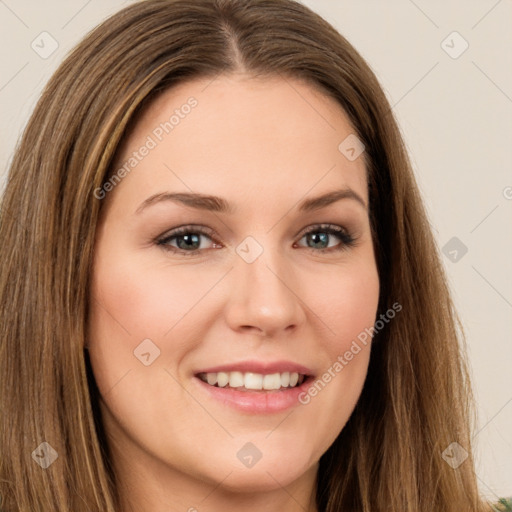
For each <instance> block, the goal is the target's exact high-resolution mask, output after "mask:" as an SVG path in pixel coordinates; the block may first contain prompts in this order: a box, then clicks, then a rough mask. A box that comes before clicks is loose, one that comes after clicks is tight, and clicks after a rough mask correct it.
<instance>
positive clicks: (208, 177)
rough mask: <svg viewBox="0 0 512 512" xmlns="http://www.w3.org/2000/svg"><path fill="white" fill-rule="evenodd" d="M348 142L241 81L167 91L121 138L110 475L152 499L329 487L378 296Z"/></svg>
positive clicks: (98, 296) (270, 90) (112, 224)
mask: <svg viewBox="0 0 512 512" xmlns="http://www.w3.org/2000/svg"><path fill="white" fill-rule="evenodd" d="M353 131H354V130H353V128H352V127H351V125H350V123H349V121H348V118H347V117H346V115H345V114H344V112H343V111H342V110H341V108H340V107H339V106H338V104H337V103H336V102H334V101H333V100H331V99H329V98H327V97H326V96H324V95H322V94H320V93H318V92H317V91H316V90H315V89H313V88H311V86H309V85H305V84H303V83H301V82H298V81H295V80H288V79H287V80H285V79H279V78H275V79H269V78H266V79H254V78H247V77H243V76H240V75H237V76H230V77H228V76H221V77H217V78H216V79H215V80H213V81H212V80H211V79H208V80H196V81H193V82H189V83H186V84H181V85H179V86H177V87H175V88H173V89H171V90H168V91H166V92H165V93H163V94H162V95H161V96H160V97H159V98H157V99H156V100H155V101H154V102H153V103H152V104H151V105H150V107H149V109H148V110H146V111H145V113H144V114H143V115H142V117H141V118H140V119H139V120H138V121H137V124H136V125H135V127H134V129H133V131H132V132H131V133H130V135H129V137H128V138H127V139H126V141H125V143H124V145H123V146H122V148H121V154H120V155H119V158H118V161H117V162H116V175H117V180H116V181H114V180H111V185H110V186H109V185H107V186H106V187H104V188H103V189H102V191H99V190H97V191H96V192H95V194H96V195H97V197H103V195H105V196H106V197H105V198H104V199H102V200H103V201H105V204H104V205H103V206H104V210H103V212H102V219H101V222H100V225H99V226H98V231H97V239H96V251H95V260H94V267H93V276H92V296H91V302H90V305H91V316H90V323H89V333H88V348H89V353H90V358H91V365H92V369H93V372H94V376H95V380H96V383H97V385H98V388H99V391H100V394H101V402H100V406H101V410H102V414H103V421H104V425H105V429H106V432H107V434H108V435H109V437H111V441H110V442H111V444H112V449H113V453H114V460H115V461H116V464H117V465H118V466H119V467H120V468H125V469H124V474H125V475H128V474H132V475H133V476H132V480H133V481H135V480H136V481H137V482H139V484H140V485H141V486H142V485H145V486H150V485H154V486H158V487H159V488H160V489H162V488H163V487H164V486H165V482H173V485H172V486H171V487H172V492H175V493H176V494H177V495H178V494H179V493H180V492H186V489H192V487H190V486H194V485H198V484H199V483H200V485H203V486H208V487H209V489H210V490H211V489H212V488H213V487H214V486H215V485H217V484H218V483H219V482H222V489H223V491H222V492H231V491H236V492H249V491H250V492H255V491H271V490H273V489H280V490H281V493H282V492H283V491H282V489H281V487H283V486H290V487H288V489H295V488H294V486H298V487H297V489H296V493H298V494H300V492H301V491H300V485H299V484H298V482H305V481H308V482H312V481H313V480H314V478H315V473H316V469H317V463H318V460H319V458H320V456H321V455H322V454H323V453H324V452H325V451H326V450H327V449H328V448H329V446H330V445H331V444H332V442H333V441H334V440H335V438H336V437H337V435H338V434H339V433H340V431H341V430H342V429H343V427H344V425H345V423H346V422H347V420H348V418H349V416H350V414H351V412H352V410H353V409H354V406H355V404H356V402H357V400H358V398H359V396H360V392H361V389H362V386H363V382H364V380H365V377H366V372H367V367H368V360H369V352H370V343H368V344H367V345H364V344H362V343H361V342H360V341H358V340H357V337H358V335H360V334H361V333H362V332H364V330H365V328H369V327H371V326H373V324H374V321H375V317H376V312H377V302H378V295H379V279H378V275H377V268H376V262H375V257H374V250H373V245H372V239H371V234H370V224H369V217H368V194H367V182H366V176H365V166H364V161H363V155H362V154H361V155H360V156H359V157H358V153H359V151H360V150H361V149H362V148H361V147H359V146H358V145H357V140H355V139H354V138H353V137H354V136H353ZM347 137H349V138H348V139H347ZM343 141H345V142H343ZM340 144H341V146H340ZM123 166H124V172H123V171H120V172H118V171H117V170H118V169H121V168H122V167H123ZM320 197H323V199H319V198H320ZM177 228H179V229H180V231H179V232H176V230H177ZM354 341H356V345H354ZM356 346H358V347H359V349H357V348H355V347H356ZM350 354H351V356H350ZM294 373H298V374H299V376H298V379H299V381H298V384H300V382H301V381H302V377H301V375H306V377H307V378H305V381H304V382H303V383H302V384H301V385H300V387H298V388H297V387H295V388H292V387H291V385H292V384H293V383H294V382H295V381H296V380H297V376H294ZM266 376H268V377H266ZM329 377H330V378H329ZM204 380H207V381H209V382H210V383H207V382H204ZM226 382H228V383H227V384H226ZM315 382H316V386H315ZM212 384H213V385H212ZM246 386H247V388H250V389H249V390H245V391H244V390H243V389H245V387H246ZM262 386H264V387H265V388H264V389H261V388H262ZM315 387H316V393H315V389H314V388H315ZM252 388H256V389H252ZM266 388H279V389H266ZM126 468H129V469H126ZM121 471H123V470H121ZM135 474H136V478H135ZM171 477H172V480H169V478H171ZM126 478H129V477H128V476H126ZM142 482H143V483H142ZM301 485H302V484H301ZM167 489H168V490H169V484H167ZM216 492H217V493H219V492H220V490H217V491H216ZM206 494H207V493H206V492H205V495H206Z"/></svg>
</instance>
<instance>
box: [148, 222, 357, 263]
mask: <svg viewBox="0 0 512 512" xmlns="http://www.w3.org/2000/svg"><path fill="white" fill-rule="evenodd" d="M312 233H327V234H329V235H334V236H336V237H338V238H339V239H340V240H341V243H340V244H338V245H336V246H334V247H325V248H322V249H316V248H314V247H303V248H304V249H306V250H310V251H312V252H320V253H331V252H338V251H346V250H348V249H350V248H351V247H354V246H355V245H356V241H357V239H356V238H354V237H353V236H352V235H351V234H350V233H349V232H348V231H347V230H346V229H344V228H342V227H341V226H337V225H335V224H319V225H315V226H311V227H310V228H308V229H307V230H305V231H303V232H302V233H301V234H300V238H299V241H300V240H302V239H303V238H304V237H305V236H307V235H309V234H312ZM190 234H195V235H204V236H207V237H208V238H210V239H211V240H212V241H213V242H214V243H218V242H217V241H216V240H215V238H214V236H213V231H212V230H210V229H205V228H202V227H198V226H197V227H196V226H192V225H189V226H181V227H179V228H176V229H175V230H173V231H171V232H170V233H168V234H166V235H165V237H163V238H159V239H157V240H156V244H157V245H158V246H160V247H162V249H163V250H164V251H168V252H172V253H176V254H182V255H184V256H197V255H198V253H199V252H201V251H204V250H207V249H192V250H189V251H187V250H184V249H180V248H178V247H174V246H171V245H168V242H169V241H171V240H173V239H175V238H177V237H179V236H182V235H190ZM301 247H302V246H301Z"/></svg>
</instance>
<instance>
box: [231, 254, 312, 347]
mask: <svg viewBox="0 0 512 512" xmlns="http://www.w3.org/2000/svg"><path fill="white" fill-rule="evenodd" d="M266 253H268V251H266V252H264V254H262V255H261V256H260V257H259V258H257V259H256V261H253V262H252V263H247V262H246V261H244V260H243V259H241V258H238V259H237V261H236V263H235V268H234V271H233V272H232V276H231V279H232V290H231V294H230V298H229V302H228V304H227V305H226V312H225V314H226V319H227V322H228V324H229V326H230V327H231V328H232V329H233V330H235V331H238V332H251V331H253V332H254V333H255V334H258V335H263V336H267V337H272V336H278V335H279V334H284V333H285V332H291V331H293V330H295V329H296V328H297V327H298V326H299V325H301V324H302V323H303V322H304V320H305V318H306V315H305V311H304V309H303V302H302V301H301V298H300V293H297V290H296V288H297V283H296V278H294V277H293V275H292V272H291V270H290V267H289V265H286V262H285V261H282V260H281V259H280V258H279V257H273V258H270V257H268V256H267V254H266Z"/></svg>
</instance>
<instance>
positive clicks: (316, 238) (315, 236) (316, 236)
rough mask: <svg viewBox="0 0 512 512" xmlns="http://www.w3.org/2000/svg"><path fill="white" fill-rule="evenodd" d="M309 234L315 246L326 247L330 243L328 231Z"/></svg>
mask: <svg viewBox="0 0 512 512" xmlns="http://www.w3.org/2000/svg"><path fill="white" fill-rule="evenodd" d="M308 236H309V240H310V241H312V242H313V244H314V246H313V247H315V248H320V249H324V248H325V247H327V246H328V245H329V235H328V234H327V233H310V234H309V235H308ZM324 244H325V245H324Z"/></svg>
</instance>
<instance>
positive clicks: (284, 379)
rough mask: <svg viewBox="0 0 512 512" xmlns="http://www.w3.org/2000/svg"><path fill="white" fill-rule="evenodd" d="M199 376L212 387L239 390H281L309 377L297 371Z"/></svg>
mask: <svg viewBox="0 0 512 512" xmlns="http://www.w3.org/2000/svg"><path fill="white" fill-rule="evenodd" d="M196 377H197V378H199V379H201V380H202V381H203V382H206V383H207V384H209V385H210V386H212V387H218V388H227V389H229V388H231V389H236V390H237V391H279V390H287V389H292V388H296V387H299V386H300V385H301V384H303V383H304V381H305V380H307V379H308V378H309V376H308V375H305V374H301V373H297V372H282V373H271V374H262V373H254V372H216V373H199V374H197V375H196Z"/></svg>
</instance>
